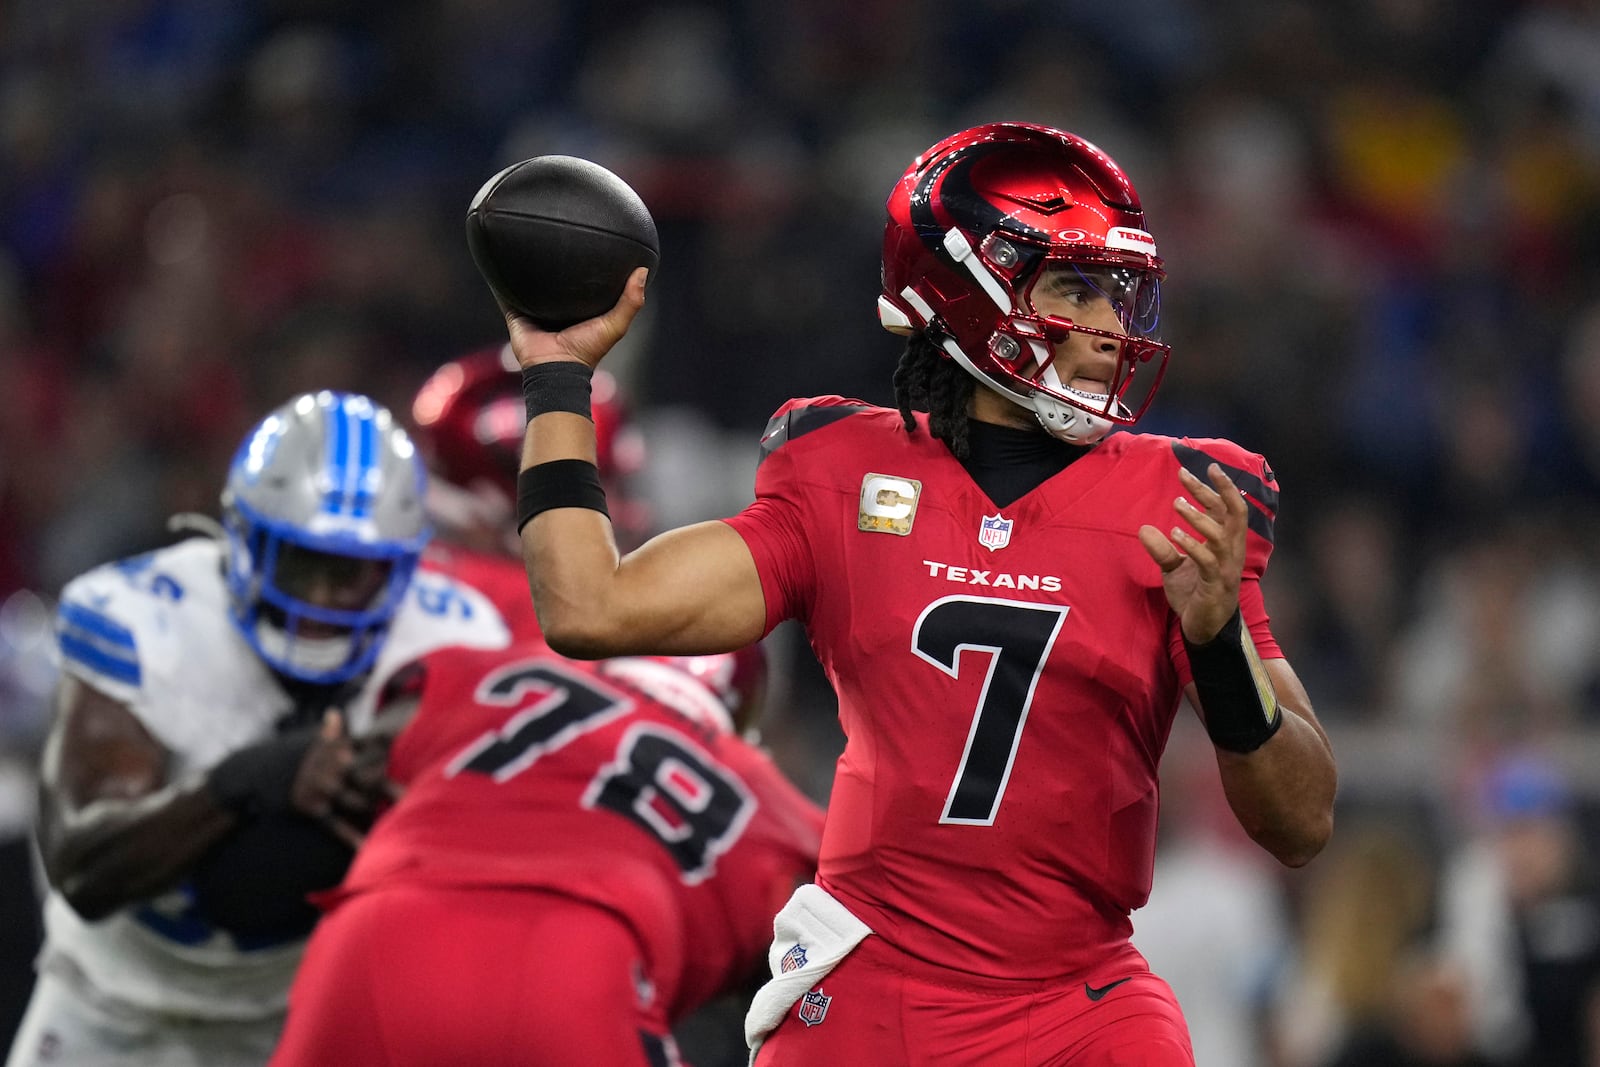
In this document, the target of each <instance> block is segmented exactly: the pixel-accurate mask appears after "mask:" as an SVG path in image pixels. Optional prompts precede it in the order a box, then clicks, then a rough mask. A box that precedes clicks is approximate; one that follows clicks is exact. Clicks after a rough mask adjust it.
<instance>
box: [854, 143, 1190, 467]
mask: <svg viewBox="0 0 1600 1067" xmlns="http://www.w3.org/2000/svg"><path fill="white" fill-rule="evenodd" d="M888 213H889V221H888V225H887V227H886V228H885V230H884V237H883V293H882V295H881V296H880V297H879V299H878V317H879V320H880V321H881V322H882V324H883V326H884V328H885V329H888V330H891V331H893V332H895V333H901V334H914V333H918V332H921V333H923V334H925V335H926V336H927V337H928V338H929V339H930V340H932V341H933V342H934V343H935V344H937V345H938V346H939V347H940V348H941V349H942V350H943V351H944V352H945V353H946V354H947V355H949V356H950V357H951V358H952V359H954V360H956V362H958V363H960V364H961V366H962V367H964V368H965V369H966V370H967V371H968V373H970V374H972V375H973V376H975V377H976V378H978V379H979V380H980V381H981V382H983V383H985V384H987V385H989V386H990V387H991V388H993V389H995V390H997V391H999V392H1000V393H1001V394H1002V395H1004V396H1007V397H1009V398H1010V399H1012V400H1013V401H1015V402H1016V403H1018V404H1020V405H1022V406H1023V407H1025V408H1029V409H1031V410H1033V411H1034V412H1036V413H1037V414H1038V416H1039V420H1040V421H1041V422H1042V423H1043V424H1044V426H1045V428H1046V429H1048V430H1049V431H1050V432H1052V433H1054V434H1056V435H1057V436H1059V437H1063V438H1065V439H1067V440H1071V441H1077V442H1081V443H1092V442H1093V441H1097V440H1099V439H1100V438H1101V437H1103V436H1105V434H1106V433H1107V432H1109V431H1110V429H1111V428H1112V426H1113V425H1128V424H1130V423H1132V422H1134V421H1136V420H1137V419H1138V418H1139V416H1141V415H1143V414H1144V411H1145V409H1146V407H1148V406H1149V403H1150V399H1151V398H1152V397H1153V396H1154V394H1155V389H1156V386H1157V385H1158V384H1159V383H1160V381H1161V376H1162V374H1163V373H1164V371H1165V370H1166V362H1167V356H1168V353H1169V352H1170V348H1169V346H1167V345H1165V344H1162V343H1161V342H1160V341H1159V340H1158V335H1157V327H1158V325H1159V318H1160V308H1161V298H1160V292H1161V289H1160V282H1161V278H1162V276H1163V273H1164V272H1163V269H1162V265H1161V259H1160V257H1159V256H1158V255H1157V254H1156V243H1155V239H1154V238H1153V237H1151V235H1150V233H1149V232H1148V231H1147V230H1146V229H1145V219H1144V210H1143V208H1142V207H1141V206H1140V203H1139V195H1138V193H1137V192H1135V191H1134V188H1133V183H1132V182H1131V181H1129V179H1128V176H1127V175H1126V174H1125V173H1123V171H1122V168H1121V167H1119V166H1117V164H1116V162H1115V161H1113V160H1112V159H1111V157H1110V156H1108V155H1106V154H1105V153H1104V152H1102V151H1101V150H1100V149H1098V148H1096V147H1095V146H1094V145H1092V144H1090V143H1089V142H1088V141H1085V140H1084V139H1083V138H1081V137H1078V136H1076V135H1074V134H1070V133H1066V132H1063V131H1061V130H1055V129H1051V128H1049V127H1047V126H1034V125H1028V124H1024V123H1011V122H1002V123H991V124H989V125H986V126H977V127H974V128H972V129H970V130H965V131H963V132H961V133H958V134H956V135H954V136H952V137H948V138H946V139H945V140H943V141H940V142H939V143H938V144H936V145H934V146H933V147H932V148H930V149H928V150H927V151H926V152H924V153H923V154H922V155H920V156H918V157H917V158H916V160H915V161H914V162H913V163H912V164H911V167H910V169H909V170H907V171H906V173H905V175H904V176H903V177H902V178H901V179H900V181H899V183H898V184H897V185H896V186H895V188H894V190H893V192H891V193H890V195H889V201H888ZM1047 269H1072V270H1075V271H1077V272H1079V273H1080V274H1081V275H1082V276H1083V278H1084V279H1085V280H1086V281H1088V282H1089V283H1090V284H1091V285H1093V286H1094V287H1095V288H1096V289H1097V290H1099V291H1100V292H1101V293H1102V294H1103V295H1105V296H1106V297H1107V299H1109V300H1110V301H1111V303H1112V305H1113V307H1115V308H1116V310H1117V314H1118V317H1119V319H1120V321H1121V324H1122V329H1123V333H1122V334H1111V333H1107V332H1105V331H1100V330H1092V329H1089V328H1088V327H1085V326H1080V325H1077V324H1075V323H1073V322H1072V320H1070V319H1066V318H1061V317H1059V316H1048V315H1042V314H1040V313H1039V312H1038V311H1037V310H1035V308H1034V306H1033V302H1032V292H1033V287H1034V284H1035V283H1036V282H1037V281H1038V280H1039V278H1040V277H1041V275H1043V274H1044V273H1045V272H1046V270H1047ZM1074 330H1076V331H1079V332H1087V333H1093V334H1095V335H1096V336H1102V337H1109V338H1114V339H1116V340H1117V341H1118V343H1119V355H1118V368H1117V372H1116V375H1115V377H1114V378H1113V380H1112V382H1111V386H1110V391H1109V393H1108V394H1107V395H1105V396H1096V395H1094V394H1091V393H1084V392H1080V391H1078V390H1075V389H1072V388H1070V387H1069V386H1068V385H1067V384H1066V383H1065V382H1063V381H1061V380H1060V378H1058V377H1057V376H1056V373H1055V371H1054V369H1053V368H1052V367H1051V361H1052V360H1053V359H1054V355H1053V349H1052V347H1051V346H1052V344H1053V343H1059V342H1060V341H1061V340H1063V339H1064V338H1065V337H1066V335H1067V334H1068V333H1069V332H1071V331H1074ZM1147 365H1148V366H1147ZM1136 371H1138V375H1137V379H1138V380H1137V384H1136V382H1135V372H1136Z"/></svg>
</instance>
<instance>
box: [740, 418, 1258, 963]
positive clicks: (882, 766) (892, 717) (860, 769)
mask: <svg viewBox="0 0 1600 1067" xmlns="http://www.w3.org/2000/svg"><path fill="white" fill-rule="evenodd" d="M919 421H923V424H922V425H921V426H920V427H919V430H918V432H917V433H914V434H908V433H907V432H906V431H905V429H904V428H903V426H902V424H901V421H900V416H899V413H898V412H895V411H890V410H887V409H883V408H876V407H870V406H867V405H864V404H861V403H859V402H857V401H849V400H844V399H842V398H839V397H820V398H813V399H811V400H799V401H790V402H789V403H788V404H786V405H785V406H784V407H783V408H781V409H780V410H779V412H778V414H777V415H776V416H775V417H774V418H773V420H772V422H771V423H770V424H769V426H768V429H767V434H766V436H765V437H764V438H763V442H762V451H763V458H762V462H761V466H760V468H759V469H758V472H757V475H756V501H755V503H754V504H752V505H751V506H750V507H749V508H747V509H746V510H745V511H744V512H742V513H741V514H739V515H738V516H735V517H734V518H732V519H729V520H727V521H728V522H729V523H730V525H732V526H733V527H734V529H735V530H737V531H738V532H739V533H740V534H741V536H743V537H744V539H745V542H746V544H747V545H748V546H749V548H750V551H751V553H752V555H753V556H754V558H755V562H756V567H757V570H758V572H759V574H760V576H761V581H762V585H763V590H764V592H765V596H766V602H767V616H768V617H767V626H768V628H769V629H770V628H771V627H773V626H775V625H777V623H778V622H780V621H782V620H783V619H785V618H798V619H799V620H801V621H802V622H803V623H804V624H805V626H806V629H807V633H808V634H809V636H810V639H811V644H812V647H813V649H814V650H815V652H816V654H817V657H818V659H819V661H820V662H821V664H822V666H823V668H824V670H825V671H826V672H827V674H828V677H829V679H830V680H831V681H832V683H833V686H834V689H835V691H836V693H837V695H838V699H839V716H840V725H841V726H842V728H843V730H844V734H845V737H846V745H845V750H844V752H843V754H842V755H841V756H840V758H839V763H838V766H837V767H836V769H835V774H834V784H833V792H832V796H831V798H830V800H829V805H828V817H827V826H826V829H825V831H824V836H823V845H822V856H821V860H820V864H819V881H821V882H822V883H823V884H824V885H825V886H826V887H827V888H828V889H829V890H830V891H832V892H833V893H834V894H835V895H836V896H838V897H839V898H840V899H841V900H842V901H843V902H844V903H845V904H846V905H847V906H848V907H849V908H850V909H851V910H852V911H854V912H855V913H856V914H857V915H858V916H859V917H860V918H861V919H863V920H864V921H865V922H866V923H867V924H868V925H869V926H871V927H872V928H873V930H874V931H875V932H876V933H878V934H879V935H881V936H882V937H884V938H885V939H886V940H888V941H890V942H893V943H894V944H896V945H898V946H899V947H900V948H901V949H903V950H904V951H906V952H907V953H909V954H911V955H913V956H916V957H919V958H921V959H924V960H928V961H931V962H934V963H938V964H941V965H944V966H948V967H952V968H955V969H958V970H963V971H969V972H973V973H977V974H985V975H995V976H1005V977H1016V978H1051V977H1057V976H1062V975H1069V974H1073V973H1076V972H1079V971H1083V970H1086V969H1088V968H1089V967H1091V966H1093V965H1095V964H1097V963H1101V962H1104V961H1105V960H1106V959H1107V957H1109V956H1110V955H1112V954H1114V953H1116V952H1119V951H1125V950H1126V945H1127V939H1128V937H1129V934H1130V932H1131V926H1130V922H1129V917H1128V916H1129V913H1130V912H1131V911H1132V910H1133V909H1135V908H1137V907H1139V906H1140V905H1142V904H1143V903H1144V901H1145V900H1146V898H1147V897H1148V895H1149V891H1150V878H1151V869H1152V866H1153V862H1154V853H1155V830H1156V816H1157V807H1158V797H1157V767H1158V765H1159V762H1160V758H1161V753H1162V750H1163V749H1164V748H1165V746H1166V742H1167V736H1168V733H1169V732H1170V730H1171V726H1172V721H1173V717H1174V715H1175V713H1176V710H1177V706H1178V703H1179V700H1180V697H1181V695H1182V690H1183V686H1184V685H1186V684H1187V683H1188V681H1189V674H1188V663H1187V660H1186V658H1185V656H1184V652H1183V642H1182V635H1181V632H1180V631H1179V629H1178V625H1177V620H1176V617H1175V616H1174V614H1173V612H1172V611H1171V609H1170V607H1169V606H1168V604H1167V600H1166V595H1165V593H1164V591H1163V589H1162V584H1161V573H1160V569H1159V568H1158V567H1157V566H1156V564H1155V563H1154V561H1152V560H1151V559H1150V557H1149V555H1148V554H1147V553H1146V552H1145V550H1144V548H1143V546H1142V545H1141V544H1140V542H1139V539H1138V530H1139V527H1140V526H1141V525H1144V524H1147V523H1148V524H1151V525H1154V526H1155V527H1156V528H1157V529H1162V530H1165V529H1170V528H1171V527H1172V526H1173V524H1174V522H1175V520H1176V516H1175V513H1174V512H1173V510H1172V505H1173V501H1174V499H1175V498H1176V497H1178V496H1179V495H1181V494H1183V493H1184V489H1183V487H1182V485H1181V483H1180V482H1179V479H1178V472H1179V470H1180V469H1182V468H1188V469H1189V470H1191V471H1194V472H1195V473H1197V474H1199V475H1200V477H1201V478H1202V480H1205V477H1206V476H1205V473H1204V472H1205V470H1206V468H1207V467H1208V466H1209V465H1210V464H1211V463H1212V462H1213V461H1214V462H1218V463H1220V464H1221V465H1222V467H1223V469H1224V470H1225V471H1227V472H1228V473H1229V475H1230V477H1232V478H1233V479H1234V482H1235V483H1236V484H1237V485H1238V486H1239V487H1240V488H1241V489H1242V490H1243V491H1244V492H1245V494H1246V497H1247V500H1248V502H1249V504H1250V509H1249V512H1250V533H1249V535H1248V537H1249V550H1248V558H1247V562H1246V566H1245V575H1244V581H1243V583H1242V588H1241V594H1240V598H1241V604H1242V607H1243V610H1244V615H1245V621H1246V623H1247V624H1249V625H1250V626H1251V630H1252V633H1253V635H1254V637H1255V641H1256V645H1257V647H1258V648H1259V649H1260V650H1261V653H1262V655H1263V656H1265V657H1268V658H1272V657H1276V656H1278V655H1280V653H1279V652H1278V649H1277V645H1276V643H1275V642H1274V641H1273V639H1272V635H1271V632H1270V630H1269V628H1268V622H1267V616H1266V612H1265V609H1264V607H1263V604H1262V600H1261V594H1260V587H1259V579H1260V576H1261V574H1262V572H1263V570H1264V569H1265V567H1266V562H1267V558H1268V556H1269V555H1270V553H1271V548H1272V520H1273V515H1274V513H1275V511H1276V508H1277V488H1276V483H1275V481H1274V479H1273V476H1272V474H1271V472H1270V471H1269V470H1268V469H1267V467H1266V463H1265V461H1264V460H1263V459H1262V458H1261V457H1260V456H1258V455H1256V454H1254V453H1250V452H1246V451H1244V450H1243V449H1241V448H1239V447H1238V446H1237V445H1234V444H1232V443H1230V442H1227V441H1220V440H1205V441H1200V440H1186V439H1174V438H1169V437H1160V436H1154V435H1146V434H1131V433H1122V434H1116V435H1114V436H1112V437H1110V438H1108V439H1107V440H1106V441H1105V442H1103V443H1102V444H1100V445H1099V446H1097V447H1095V448H1094V449H1092V450H1090V451H1088V452H1087V453H1085V454H1084V455H1083V456H1081V457H1080V458H1078V459H1076V460H1075V461H1074V462H1073V463H1071V464H1070V465H1069V466H1068V467H1067V468H1066V469H1065V470H1063V471H1062V472H1060V473H1059V474H1057V475H1055V476H1054V477H1051V478H1049V479H1048V480H1046V481H1045V482H1044V483H1042V484H1041V485H1039V486H1037V487H1036V488H1034V489H1033V490H1032V491H1030V492H1029V493H1027V494H1026V495H1024V496H1023V497H1022V498H1021V499H1019V500H1017V501H1015V502H1013V503H1012V504H1010V505H1008V506H1006V507H996V506H995V505H994V504H993V503H992V502H991V501H990V500H989V499H988V498H987V497H986V496H985V495H984V493H983V491H982V490H981V489H980V488H979V487H978V486H977V484H976V483H975V482H973V480H972V479H971V477H970V476H969V475H968V473H967V471H966V470H965V468H964V467H962V465H961V464H960V463H959V462H958V461H957V460H956V459H955V457H954V456H953V455H952V454H951V453H950V451H949V449H947V448H946V447H945V446H944V445H943V444H941V443H940V442H938V441H936V440H934V439H933V438H932V437H930V436H929V435H928V433H927V430H926V424H925V417H922V416H919Z"/></svg>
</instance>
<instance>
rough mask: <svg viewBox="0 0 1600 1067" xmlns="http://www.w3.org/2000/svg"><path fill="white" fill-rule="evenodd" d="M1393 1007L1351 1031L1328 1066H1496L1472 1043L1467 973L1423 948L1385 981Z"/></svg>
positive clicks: (1404, 961) (1411, 955)
mask: <svg viewBox="0 0 1600 1067" xmlns="http://www.w3.org/2000/svg"><path fill="white" fill-rule="evenodd" d="M1385 986H1386V988H1385V991H1386V993H1387V996H1388V1002H1389V1003H1388V1010H1387V1011H1385V1012H1384V1013H1383V1014H1382V1015H1381V1016H1380V1017H1379V1018H1377V1019H1374V1020H1372V1021H1370V1022H1369V1023H1368V1024H1367V1025H1365V1026H1364V1027H1362V1028H1361V1029H1359V1030H1358V1031H1357V1032H1355V1033H1353V1034H1351V1035H1350V1037H1349V1039H1348V1040H1347V1041H1346V1042H1345V1044H1344V1047H1343V1048H1342V1049H1341V1050H1340V1051H1339V1053H1338V1054H1337V1055H1336V1056H1335V1057H1334V1058H1333V1060H1332V1061H1331V1062H1330V1063H1329V1065H1328V1067H1494V1061H1493V1060H1490V1059H1489V1058H1488V1057H1486V1056H1484V1055H1482V1054H1481V1053H1479V1052H1477V1051H1476V1050H1475V1049H1474V1048H1473V1034H1472V1015H1471V1012H1470V1010H1469V1006H1468V999H1469V998H1468V993H1467V982H1466V976H1465V975H1463V974H1462V973H1461V971H1460V969H1459V968H1457V967H1455V966H1453V965H1452V964H1451V963H1450V962H1448V961H1447V960H1445V959H1444V958H1443V957H1441V956H1439V955H1437V954H1435V953H1432V952H1428V951H1426V950H1418V951H1416V952H1413V953H1411V954H1409V955H1407V956H1406V957H1405V958H1404V959H1402V960H1401V961H1400V962H1399V963H1398V964H1397V966H1396V967H1395V969H1394V972H1393V973H1392V974H1391V975H1389V976H1388V978H1387V981H1386V983H1385Z"/></svg>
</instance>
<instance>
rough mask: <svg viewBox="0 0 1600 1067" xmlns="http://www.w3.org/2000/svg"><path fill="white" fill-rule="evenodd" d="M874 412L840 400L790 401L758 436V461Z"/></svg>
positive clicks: (869, 406)
mask: <svg viewBox="0 0 1600 1067" xmlns="http://www.w3.org/2000/svg"><path fill="white" fill-rule="evenodd" d="M874 410H877V409H876V408H875V407H874V405H872V404H868V403H866V402H864V401H861V400H851V399H849V398H848V397H842V396H813V397H805V398H802V399H797V400H790V401H788V402H786V403H785V404H784V405H783V406H782V407H781V408H779V409H778V411H777V414H775V415H773V416H772V418H771V419H770V420H768V422H767V428H766V429H765V430H764V431H762V434H761V460H760V461H758V463H759V462H761V461H765V460H766V458H767V457H768V456H770V455H772V454H773V453H774V452H776V451H777V450H778V449H780V448H782V447H783V446H784V445H785V444H786V443H788V442H789V441H792V440H794V439H795V438H797V437H804V436H805V435H806V434H808V433H810V432H811V431H813V430H820V429H822V428H823V427H824V426H829V425H831V424H833V423H835V422H838V421H839V420H840V419H846V418H849V417H850V416H851V415H858V414H860V413H861V412H863V411H874Z"/></svg>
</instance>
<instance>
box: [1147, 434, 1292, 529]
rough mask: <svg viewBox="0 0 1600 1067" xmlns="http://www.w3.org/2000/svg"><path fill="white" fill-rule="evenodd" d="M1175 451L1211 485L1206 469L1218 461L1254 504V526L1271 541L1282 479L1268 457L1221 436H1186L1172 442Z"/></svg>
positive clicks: (1190, 469) (1185, 467)
mask: <svg viewBox="0 0 1600 1067" xmlns="http://www.w3.org/2000/svg"><path fill="white" fill-rule="evenodd" d="M1172 453H1173V455H1175V456H1176V457H1177V459H1178V462H1179V463H1180V464H1181V465H1182V466H1183V468H1184V469H1185V470H1187V471H1188V472H1189V473H1190V474H1193V475H1194V476H1195V477H1196V478H1199V479H1200V480H1201V481H1202V482H1205V483H1206V484H1207V485H1210V484H1211V480H1210V479H1209V478H1207V477H1206V468H1207V467H1210V466H1211V464H1213V463H1215V464H1217V465H1218V466H1220V467H1221V468H1222V471H1223V473H1224V474H1226V475H1227V476H1228V477H1229V478H1232V479H1233V484H1234V485H1237V486H1238V487H1239V489H1240V491H1241V492H1243V493H1244V495H1245V500H1246V501H1248V502H1249V504H1250V505H1251V506H1250V529H1251V530H1252V531H1254V532H1255V533H1256V534H1258V535H1260V536H1261V537H1263V538H1265V539H1266V540H1267V541H1271V540H1272V539H1273V533H1272V524H1273V521H1274V520H1275V519H1276V518H1277V515H1278V479H1277V477H1276V476H1275V475H1274V474H1273V473H1272V468H1271V467H1269V466H1267V460H1266V457H1264V456H1262V455H1260V454H1258V453H1255V452H1251V451H1249V450H1248V449H1244V448H1241V447H1239V446H1238V445H1236V444H1234V443H1233V442H1232V441H1225V440H1223V439H1221V438H1204V439H1194V438H1183V439H1181V440H1174V441H1173V442H1172Z"/></svg>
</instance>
